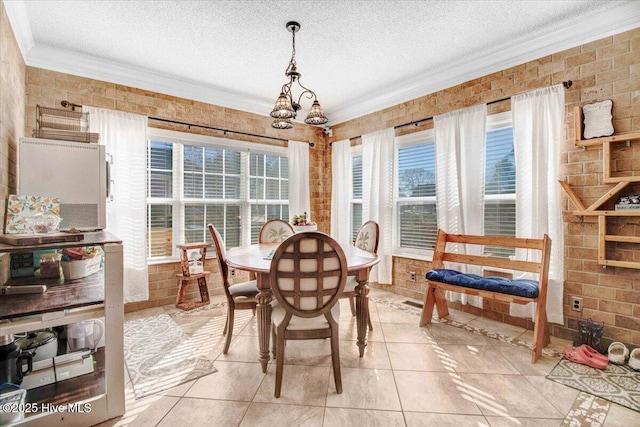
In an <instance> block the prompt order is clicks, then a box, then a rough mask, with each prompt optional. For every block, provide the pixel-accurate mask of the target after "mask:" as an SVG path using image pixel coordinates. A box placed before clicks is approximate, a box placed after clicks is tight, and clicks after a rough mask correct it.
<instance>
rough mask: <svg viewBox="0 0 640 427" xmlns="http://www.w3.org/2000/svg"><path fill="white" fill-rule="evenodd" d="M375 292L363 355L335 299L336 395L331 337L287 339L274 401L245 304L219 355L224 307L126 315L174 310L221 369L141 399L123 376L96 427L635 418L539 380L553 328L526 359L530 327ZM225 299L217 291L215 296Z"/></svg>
mask: <svg viewBox="0 0 640 427" xmlns="http://www.w3.org/2000/svg"><path fill="white" fill-rule="evenodd" d="M370 296H371V297H372V298H371V302H370V311H371V317H372V321H373V328H374V330H373V332H370V335H369V345H368V347H367V350H366V352H365V355H364V357H362V358H360V357H358V350H357V347H356V344H355V336H356V333H355V330H356V325H355V318H353V317H352V316H351V314H350V311H349V308H348V301H347V300H342V301H341V308H342V312H341V317H340V340H341V346H340V360H341V366H342V384H343V388H344V390H343V392H342V394H337V393H336V392H335V385H334V381H333V375H332V372H331V356H330V354H331V353H330V347H329V341H328V340H313V341H290V342H289V343H288V344H287V348H286V352H285V368H284V378H283V386H282V395H281V397H280V398H279V399H276V398H274V397H273V391H274V382H275V365H273V364H270V365H269V367H268V370H267V373H266V374H263V373H262V371H261V369H260V364H259V363H258V361H257V354H258V342H257V334H256V322H255V317H252V316H251V312H250V311H240V312H237V314H236V323H235V327H234V339H233V342H232V344H231V348H230V350H229V353H228V354H226V355H223V354H222V346H223V343H224V341H223V337H222V335H221V331H222V328H223V326H224V318H225V313H226V307H219V306H218V307H216V308H211V309H208V310H198V311H195V312H190V313H185V312H181V311H179V310H177V309H176V308H175V307H173V306H166V307H162V308H155V309H149V310H144V311H140V312H135V313H130V314H127V316H126V318H127V319H131V318H139V317H145V316H151V315H155V314H160V313H168V314H170V315H171V316H172V317H173V319H174V320H175V322H176V323H177V324H178V325H180V326H181V327H182V328H183V330H184V331H185V332H186V333H187V334H188V335H189V336H190V337H191V338H192V339H193V340H199V341H200V343H201V344H202V345H203V346H206V347H205V348H207V349H209V348H210V351H209V354H208V357H209V358H210V359H212V360H215V366H216V368H217V369H218V372H217V373H214V374H211V375H208V376H206V377H202V378H199V379H197V380H195V381H191V382H189V383H185V384H182V385H180V386H177V387H175V388H173V389H170V390H167V391H164V392H162V393H159V394H156V395H153V396H149V397H146V398H143V399H139V400H135V399H134V396H133V389H132V386H131V383H130V381H129V379H128V375H127V386H126V414H125V415H124V416H123V417H120V418H117V419H114V420H110V421H107V422H105V423H102V424H100V427H115V426H176V425H182V426H270V427H272V426H278V427H283V426H384V427H394V426H409V427H414V426H416V427H417V426H455V427H463V426H475V427H481V426H491V427H494V426H500V427H502V426H520V427H522V426H535V427H546V426H582V425H589V426H605V427H611V426H625V427H630V426H640V414H638V413H637V412H634V411H631V410H629V409H627V408H624V407H622V406H619V405H616V404H613V403H610V402H607V401H605V400H602V399H600V398H596V397H594V396H591V395H589V394H586V393H582V392H579V391H577V390H574V389H571V388H568V387H565V386H563V385H560V384H558V383H555V382H552V381H550V380H546V379H545V376H546V375H547V374H548V373H549V371H550V370H551V369H553V367H554V366H555V364H556V362H557V361H558V359H559V352H561V351H562V348H563V347H564V345H566V344H567V343H566V342H564V341H562V340H557V339H555V338H552V342H551V344H550V345H549V346H548V347H547V351H546V353H547V354H545V355H543V357H542V358H541V359H540V360H539V361H538V362H537V363H536V364H534V365H532V364H531V363H529V359H530V350H528V349H527V348H526V347H524V346H523V343H526V342H529V343H530V342H531V341H532V334H531V332H530V331H526V330H524V329H522V328H517V327H514V326H510V325H505V324H502V323H499V322H494V321H492V320H489V319H485V318H480V317H476V316H472V315H469V314H467V313H462V312H459V311H454V310H452V311H451V316H450V317H449V319H450V320H451V321H450V322H447V323H433V324H431V325H428V326H427V327H423V328H420V327H419V326H418V313H419V311H418V310H417V309H415V308H412V307H410V306H408V305H406V304H404V301H407V300H408V299H407V298H405V297H402V296H399V295H395V294H391V293H387V292H383V291H379V290H376V289H372V292H371V294H370ZM222 301H223V299H222V298H221V297H216V298H214V301H213V305H214V306H215V305H216V304H215V303H220V302H222ZM218 305H220V304H218ZM454 325H455V326H454ZM483 331H484V332H483ZM479 332H480V333H479ZM494 337H498V339H496V338H494ZM514 342H516V343H517V344H514Z"/></svg>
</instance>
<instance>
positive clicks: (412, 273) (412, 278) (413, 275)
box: [409, 271, 416, 282]
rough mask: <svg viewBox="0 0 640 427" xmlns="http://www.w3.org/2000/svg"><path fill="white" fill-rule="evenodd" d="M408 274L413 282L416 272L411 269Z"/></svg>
mask: <svg viewBox="0 0 640 427" xmlns="http://www.w3.org/2000/svg"><path fill="white" fill-rule="evenodd" d="M409 274H410V275H411V281H412V282H415V281H416V272H415V271H411V272H409Z"/></svg>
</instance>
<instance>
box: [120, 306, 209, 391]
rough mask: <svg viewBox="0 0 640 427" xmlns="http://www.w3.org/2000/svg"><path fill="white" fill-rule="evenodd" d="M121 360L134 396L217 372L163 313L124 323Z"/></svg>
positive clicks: (164, 388)
mask: <svg viewBox="0 0 640 427" xmlns="http://www.w3.org/2000/svg"><path fill="white" fill-rule="evenodd" d="M124 360H125V364H126V366H127V371H128V372H129V377H130V378H131V383H132V384H133V392H134V395H135V398H136V399H140V398H142V397H145V396H149V395H151V394H155V393H158V392H160V391H162V390H166V389H168V388H171V387H175V386H177V385H180V384H182V383H185V382H187V381H191V380H194V379H197V378H200V377H201V376H204V375H208V374H211V373H214V372H217V369H216V368H215V366H213V362H212V361H211V360H209V359H207V358H206V357H204V356H203V355H201V354H198V348H196V345H195V344H194V342H193V341H192V340H191V339H190V338H189V337H188V336H187V335H186V334H185V333H184V332H183V331H182V329H180V327H179V326H178V325H177V324H176V323H175V322H174V321H173V320H172V319H171V317H170V316H168V315H166V314H160V315H157V316H152V317H147V318H144V319H137V320H130V321H127V322H125V324H124Z"/></svg>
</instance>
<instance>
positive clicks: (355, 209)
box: [351, 203, 362, 242]
mask: <svg viewBox="0 0 640 427" xmlns="http://www.w3.org/2000/svg"><path fill="white" fill-rule="evenodd" d="M360 227H362V203H352V204H351V237H352V239H351V241H353V242H355V241H356V237H357V235H358V231H359V230H360Z"/></svg>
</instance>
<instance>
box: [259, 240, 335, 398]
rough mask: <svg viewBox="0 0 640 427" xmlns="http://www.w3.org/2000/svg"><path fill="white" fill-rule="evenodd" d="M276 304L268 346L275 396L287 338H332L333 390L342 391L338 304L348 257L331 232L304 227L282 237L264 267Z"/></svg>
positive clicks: (278, 392) (280, 380)
mask: <svg viewBox="0 0 640 427" xmlns="http://www.w3.org/2000/svg"><path fill="white" fill-rule="evenodd" d="M269 280H270V282H271V291H272V293H273V295H274V296H275V298H276V301H277V304H276V305H275V306H274V307H273V309H272V310H273V311H272V313H271V321H272V328H271V334H272V348H273V352H274V354H275V359H276V385H275V393H274V394H275V397H280V389H281V388H282V371H283V368H284V348H285V342H286V341H287V340H308V339H324V338H331V361H332V365H333V377H334V380H335V384H336V391H337V392H338V393H342V376H341V374H340V350H339V347H340V346H339V341H338V330H339V328H338V322H337V321H338V320H339V319H340V304H337V302H338V300H339V298H340V296H341V294H342V291H343V290H344V285H345V283H346V280H347V260H346V258H345V255H344V252H343V250H342V248H341V247H340V245H339V244H338V242H336V241H335V240H333V239H332V238H331V237H330V236H328V235H326V234H324V233H321V232H318V231H307V232H303V233H297V234H294V235H293V236H291V237H289V238H288V239H287V240H285V241H284V242H283V243H282V244H281V245H280V246H278V249H277V250H276V253H275V254H274V256H273V259H272V261H271V268H270V271H269Z"/></svg>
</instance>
